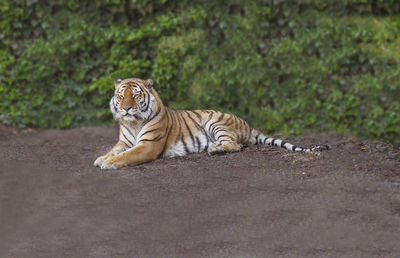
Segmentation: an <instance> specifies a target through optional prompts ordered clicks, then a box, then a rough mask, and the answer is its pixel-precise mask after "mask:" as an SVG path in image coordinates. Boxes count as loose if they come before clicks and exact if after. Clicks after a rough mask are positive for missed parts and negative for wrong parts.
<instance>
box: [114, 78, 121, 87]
mask: <svg viewBox="0 0 400 258" xmlns="http://www.w3.org/2000/svg"><path fill="white" fill-rule="evenodd" d="M121 82H122V80H121V79H120V78H115V79H114V87H115V88H117V87H118V85H119V84H120V83H121Z"/></svg>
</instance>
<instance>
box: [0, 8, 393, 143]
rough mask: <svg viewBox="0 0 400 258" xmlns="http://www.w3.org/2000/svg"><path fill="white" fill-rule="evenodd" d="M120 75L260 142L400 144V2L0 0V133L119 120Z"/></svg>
mask: <svg viewBox="0 0 400 258" xmlns="http://www.w3.org/2000/svg"><path fill="white" fill-rule="evenodd" d="M114 77H120V78H127V77H139V78H144V79H145V78H152V79H153V80H154V82H155V88H156V89H157V90H158V91H159V93H160V94H161V97H162V99H163V100H164V102H165V104H167V105H168V106H170V107H173V108H180V109H195V108H196V109H200V108H207V109H219V110H222V111H226V112H231V113H235V114H237V115H239V116H241V117H243V118H245V119H246V120H248V121H249V122H250V124H251V125H253V126H254V127H257V128H259V129H261V130H263V131H264V132H272V131H279V132H283V133H285V134H299V133H301V132H302V131H303V130H305V129H313V130H332V129H333V130H336V131H339V132H344V133H351V134H354V135H357V136H359V137H367V138H380V139H387V140H395V141H399V140H400V1H397V0H337V1H330V0H286V1H285V0H252V1H242V0H237V1H235V0H231V1H218V0H215V1H214V0H209V1H205V0H204V1H201V0H196V1H190V0H186V1H185V0H181V1H180V0H154V1H150V0H101V1H79V0H54V1H49V0H48V1H45V0H40V1H38V0H14V1H8V0H0V123H3V124H7V125H12V126H17V127H36V128H68V127H75V126H84V125H106V124H110V123H112V119H111V114H110V112H109V110H108V102H109V99H110V98H111V96H112V94H113V83H112V82H113V79H114Z"/></svg>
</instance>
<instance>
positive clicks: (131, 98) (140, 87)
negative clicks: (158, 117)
mask: <svg viewBox="0 0 400 258" xmlns="http://www.w3.org/2000/svg"><path fill="white" fill-rule="evenodd" d="M114 86H115V94H114V96H113V97H112V98H111V101H110V109H111V112H112V114H113V116H114V118H115V119H116V120H119V119H123V120H128V121H129V120H138V119H147V118H148V117H149V116H150V114H151V112H152V106H153V103H154V100H155V97H154V92H153V90H152V87H153V81H152V80H151V79H148V80H142V79H138V78H129V79H124V80H121V79H115V80H114Z"/></svg>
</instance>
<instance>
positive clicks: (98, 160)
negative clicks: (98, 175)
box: [93, 155, 105, 167]
mask: <svg viewBox="0 0 400 258" xmlns="http://www.w3.org/2000/svg"><path fill="white" fill-rule="evenodd" d="M104 159H105V155H104V156H100V157H98V158H97V159H96V160H95V161H94V163H93V166H95V167H101V165H102V164H103V162H104Z"/></svg>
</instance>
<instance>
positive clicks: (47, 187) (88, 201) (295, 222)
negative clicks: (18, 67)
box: [0, 127, 400, 257]
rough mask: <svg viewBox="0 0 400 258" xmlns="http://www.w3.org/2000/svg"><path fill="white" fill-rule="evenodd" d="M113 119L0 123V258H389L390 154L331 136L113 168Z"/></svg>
mask: <svg viewBox="0 0 400 258" xmlns="http://www.w3.org/2000/svg"><path fill="white" fill-rule="evenodd" d="M116 137H117V130H116V128H114V127H112V128H80V129H72V130H66V131H58V130H48V131H42V132H30V133H18V134H15V132H9V130H7V129H5V128H0V162H1V164H2V165H1V167H0V257H326V256H332V257H400V244H399V243H400V154H399V148H398V147H393V146H391V145H388V144H385V143H381V142H375V143H372V142H361V141H359V140H356V139H353V138H351V137H348V136H341V135H337V134H318V135H315V134H309V135H306V136H303V137H301V138H295V139H291V140H292V141H293V142H294V143H297V144H298V145H306V146H307V145H313V144H328V145H330V147H331V150H329V151H326V152H324V153H322V154H321V155H313V154H306V153H291V152H288V151H286V150H283V149H279V148H277V147H269V146H252V147H249V148H246V149H245V150H243V151H242V152H239V153H233V154H226V155H217V156H211V157H210V156H208V155H207V154H205V153H202V154H193V155H188V156H186V157H181V158H172V159H160V160H157V161H154V162H151V163H148V164H144V165H139V166H132V167H127V168H123V169H120V170H116V171H115V170H113V171H110V170H107V171H102V170H100V169H98V168H95V167H94V166H93V165H92V164H93V161H94V159H95V158H96V157H97V156H98V155H100V154H103V153H104V152H106V151H107V150H108V149H109V148H110V147H111V146H112V145H113V144H114V143H115V140H116Z"/></svg>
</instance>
